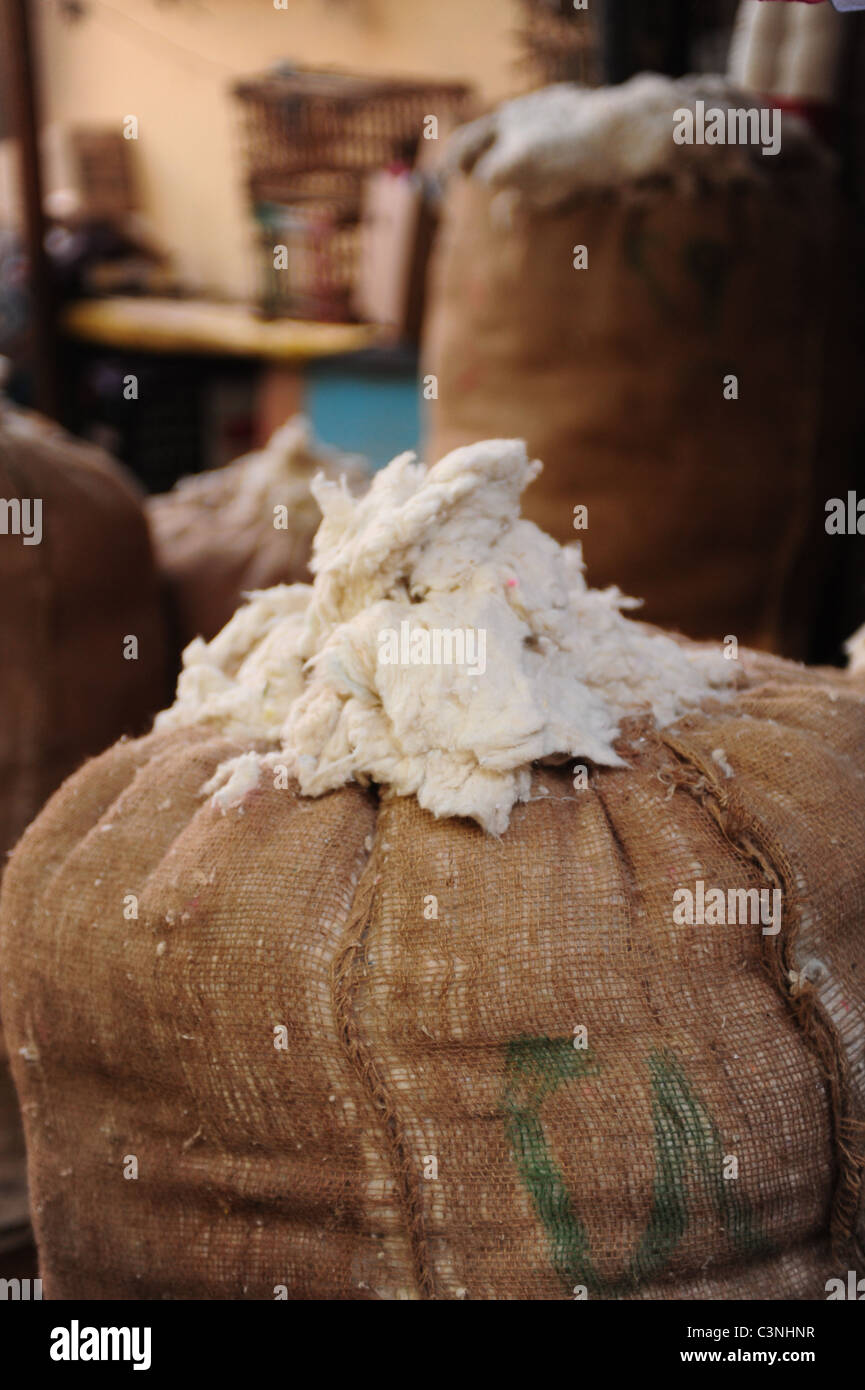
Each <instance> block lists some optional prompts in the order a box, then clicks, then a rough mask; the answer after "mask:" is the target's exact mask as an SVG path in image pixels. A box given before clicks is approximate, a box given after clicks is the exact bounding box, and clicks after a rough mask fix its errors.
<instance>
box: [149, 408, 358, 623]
mask: <svg viewBox="0 0 865 1390" xmlns="http://www.w3.org/2000/svg"><path fill="white" fill-rule="evenodd" d="M318 472H323V473H324V474H325V476H326V477H329V478H336V477H345V478H346V481H347V483H348V484H349V485H350V486H351V487H352V488H353V489H354V490H358V489H360V488H361V487H362V486H363V484H364V483H365V482H366V481H367V478H368V472H367V467H366V464H365V462H364V460H363V459H361V458H360V456H359V455H356V454H344V453H340V452H339V451H338V450H335V449H328V448H326V447H325V446H324V445H322V444H320V443H318V442H317V441H316V440H315V439H313V437H312V435H311V432H310V429H309V425H308V423H307V421H306V420H305V419H304V418H303V417H302V416H299V415H298V416H295V417H294V418H293V419H291V420H289V421H288V422H287V424H285V425H283V426H282V427H281V428H280V429H278V430H277V431H276V432H275V434H274V435H273V436H272V438H271V439H270V441H269V442H268V444H267V446H266V447H265V448H264V449H261V450H258V451H256V452H255V453H252V454H247V455H244V457H242V458H239V459H237V460H236V461H235V462H234V463H231V464H229V465H228V466H227V467H225V468H219V469H214V470H212V471H210V472H207V473H201V474H198V475H195V476H192V477H189V478H184V479H182V480H181V481H180V482H179V483H178V484H177V485H176V486H175V487H174V488H172V490H171V492H167V493H163V494H161V495H160V496H157V497H151V498H149V499H148V502H147V511H148V517H149V520H150V526H151V530H152V533H153V543H154V546H155V549H156V556H157V563H158V565H159V570H160V574H161V576H162V580H163V584H164V586H165V589H166V591H167V593H166V597H167V601H168V613H169V620H170V623H171V626H172V629H173V632H174V636H175V639H176V643H177V645H178V646H179V647H181V648H182V647H185V646H186V644H187V643H188V642H191V641H192V639H193V638H194V637H204V638H208V639H209V638H211V637H213V636H214V634H215V633H217V632H219V630H220V628H222V627H224V625H225V624H226V623H227V622H228V620H229V618H230V617H231V615H232V613H233V612H234V611H235V609H236V608H237V606H238V604H239V603H240V602H241V601H242V599H243V596H244V594H246V593H248V592H250V591H251V590H254V589H267V588H269V587H270V586H271V585H272V584H294V583H298V582H305V581H306V580H308V579H309V568H308V566H309V559H310V555H311V554H312V538H313V536H314V535H315V531H316V527H317V526H318V523H319V520H320V519H321V518H320V513H319V510H318V507H317V506H316V503H315V500H314V499H313V497H312V494H311V493H310V490H309V484H310V480H311V479H312V478H313V477H314V476H315V474H316V473H318Z"/></svg>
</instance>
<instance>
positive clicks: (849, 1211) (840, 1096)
mask: <svg viewBox="0 0 865 1390" xmlns="http://www.w3.org/2000/svg"><path fill="white" fill-rule="evenodd" d="M660 737H661V741H662V742H663V743H664V744H665V745H666V746H667V748H669V749H670V751H671V752H672V753H673V755H674V756H675V758H676V760H677V762H678V763H679V764H680V766H681V776H680V777H678V778H676V779H675V781H676V786H677V788H679V789H681V790H682V791H685V792H687V793H688V795H690V796H692V797H694V799H695V800H696V801H698V802H699V804H700V805H701V806H702V807H703V808H704V810H706V811H707V812H708V813H709V815H711V816H712V819H713V820H714V821H715V823H716V824H717V825H718V828H719V829H720V831H721V833H722V834H723V836H724V838H725V839H726V840H727V841H728V843H729V844H730V845H731V847H732V848H733V850H734V851H735V852H736V853H737V854H738V855H739V856H740V857H742V858H745V859H747V860H749V861H750V862H751V863H753V864H756V865H757V866H758V868H760V869H761V871H762V872H763V873H764V874H765V875H766V877H767V878H768V880H769V882H770V883H771V884H772V886H773V887H778V888H780V889H781V892H782V895H783V896H782V902H783V903H784V904H787V903H789V902H790V901H791V900H792V901H794V902H795V884H794V879H795V875H794V873H793V869H792V866H791V865H790V864H789V863H788V862H787V861H786V856H781V855H779V854H777V853H776V856H775V857H774V858H773V856H772V853H771V850H770V847H769V844H768V839H769V837H768V836H767V834H766V831H765V829H764V827H763V825H762V824H761V822H760V820H759V819H758V818H757V817H756V816H755V815H753V814H752V813H751V812H748V811H745V809H744V808H742V807H734V806H732V805H731V804H730V801H729V798H728V796H727V795H726V792H725V789H724V788H723V787H721V786H720V784H719V783H718V782H717V781H716V779H715V775H714V773H713V770H712V769H711V768H710V767H709V766H708V764H707V763H705V762H704V761H703V760H702V759H701V758H700V757H699V756H698V755H697V754H696V753H694V751H693V750H691V749H689V748H688V747H687V746H686V745H685V744H684V743H683V742H680V741H679V740H678V739H677V738H676V737H675V736H674V735H672V734H668V733H663V734H661V736H660ZM784 918H785V919H786V920H785V923H784V925H786V928H787V930H786V932H785V931H780V932H779V933H778V934H777V935H776V936H764V937H763V960H764V964H765V966H766V969H767V973H768V975H769V977H770V979H771V981H772V984H773V985H774V987H775V989H776V990H777V991H778V992H779V994H780V995H781V997H782V998H783V1000H784V1002H785V1004H786V1006H787V1008H788V1010H789V1012H790V1014H791V1015H792V1018H793V1020H794V1022H795V1023H796V1024H797V1025H798V1028H799V1030H800V1033H801V1034H802V1036H803V1037H804V1039H805V1041H806V1043H807V1044H808V1046H809V1047H810V1049H811V1051H812V1052H813V1053H814V1054H815V1055H816V1058H817V1061H818V1064H819V1066H820V1069H821V1071H822V1072H823V1075H824V1077H825V1080H826V1084H827V1087H828V1091H829V1102H830V1115H831V1125H832V1136H833V1141H834V1148H835V1161H836V1165H837V1169H838V1176H837V1180H836V1182H835V1188H834V1191H833V1194H832V1211H831V1218H830V1235H831V1242H832V1248H833V1251H834V1252H835V1253H836V1254H838V1255H842V1256H843V1255H847V1254H849V1253H850V1252H852V1253H853V1256H854V1257H856V1256H857V1255H858V1253H859V1249H860V1245H861V1243H860V1240H859V1238H858V1236H857V1230H856V1228H857V1223H858V1221H859V1220H860V1213H861V1211H862V1206H863V1200H865V1123H863V1121H862V1120H860V1119H857V1118H856V1115H855V1114H854V1113H853V1111H854V1106H853V1102H852V1099H851V1086H850V1081H849V1075H848V1065H847V1058H846V1054H845V1051H844V1047H843V1044H842V1042H841V1039H840V1037H839V1034H838V1030H837V1029H836V1027H835V1025H834V1023H833V1022H832V1020H831V1018H830V1017H829V1015H828V1013H827V1011H826V1009H825V1008H824V1006H823V1005H822V1004H821V1002H820V999H819V996H818V994H817V992H816V990H815V989H814V988H813V986H812V985H811V984H810V983H809V984H805V985H802V984H800V988H799V991H798V992H797V993H796V994H794V993H793V990H792V988H791V972H792V970H793V966H794V963H795V958H794V947H795V945H796V943H797V937H798V932H797V930H796V925H797V923H796V915H795V914H793V915H792V917H791V914H790V912H789V909H788V908H787V907H786V906H785V909H784Z"/></svg>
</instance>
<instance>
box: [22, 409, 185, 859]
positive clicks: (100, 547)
mask: <svg viewBox="0 0 865 1390" xmlns="http://www.w3.org/2000/svg"><path fill="white" fill-rule="evenodd" d="M0 497H2V498H4V499H6V500H9V499H14V498H26V499H31V500H41V503H42V527H43V535H42V540H41V543H40V544H38V545H25V544H24V543H23V539H22V537H21V536H20V535H14V534H9V535H2V534H0V633H2V645H3V650H2V660H0V854H2V853H4V852H5V851H6V850H7V849H9V848H11V846H12V845H13V844H14V842H15V840H16V838H17V837H18V835H19V834H20V833H21V831H22V830H23V829H24V827H25V825H26V824H27V823H28V821H29V820H31V819H32V817H33V816H34V815H35V814H36V812H37V811H38V810H39V808H40V806H41V805H42V804H43V802H44V801H45V800H46V798H47V797H48V796H49V795H50V793H51V792H53V791H54V789H55V787H57V786H59V785H60V783H61V782H62V781H63V779H64V778H65V777H67V776H68V775H69V773H70V772H72V771H73V769H74V768H76V767H78V765H79V764H80V763H81V762H82V761H83V760H84V759H85V758H87V757H90V756H91V755H92V754H94V753H98V752H100V751H101V750H102V749H103V748H107V747H108V745H109V744H111V743H113V742H114V740H115V739H116V738H118V737H119V736H120V734H123V733H140V732H141V730H142V729H143V728H144V727H145V726H146V724H147V723H148V721H149V719H150V718H151V717H152V715H153V714H154V713H155V711H156V710H158V709H159V708H160V707H161V706H162V705H163V704H164V701H165V696H166V690H167V682H168V672H167V670H166V651H165V637H164V630H163V626H162V620H161V617H160V613H159V603H158V594H157V584H156V575H155V569H154V564H153V556H152V552H151V548H150V540H149V536H148V531H147V523H146V521H145V517H144V512H143V509H142V505H141V500H140V498H139V495H138V492H137V490H136V489H135V487H134V485H133V483H132V482H131V480H129V479H127V476H126V475H125V474H124V472H123V471H122V470H121V469H120V468H119V467H118V466H117V465H116V464H115V463H113V462H112V460H111V459H109V457H108V456H107V455H106V454H103V453H102V452H101V451H100V450H97V449H95V448H92V447H90V446H88V445H84V444H81V443H79V442H77V441H75V440H73V439H72V438H71V437H70V436H68V435H66V434H65V433H64V432H63V431H61V430H60V429H58V428H57V427H55V426H53V425H51V424H50V423H49V422H47V421H40V420H39V419H38V417H26V416H23V415H21V414H20V413H19V412H12V411H11V410H10V409H9V408H8V407H5V406H4V407H3V409H2V411H0ZM127 637H135V638H137V640H138V656H137V659H127V658H126V657H125V656H124V639H125V638H127Z"/></svg>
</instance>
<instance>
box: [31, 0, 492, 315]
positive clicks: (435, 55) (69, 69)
mask: <svg viewBox="0 0 865 1390" xmlns="http://www.w3.org/2000/svg"><path fill="white" fill-rule="evenodd" d="M286 3H287V6H288V8H287V9H284V10H283V9H279V10H277V9H275V8H274V3H273V0H85V4H86V16H85V18H83V19H82V20H79V21H77V22H75V23H69V22H67V21H63V20H62V19H61V18H60V14H59V10H58V7H57V6H56V5H55V4H53V3H50V4H40V5H37V6H35V7H34V8H35V10H36V12H37V13H38V15H39V40H40V51H41V64H42V107H43V111H44V115H45V119H46V121H47V122H48V123H53V122H64V121H70V122H75V123H78V124H88V123H91V122H98V123H102V122H104V123H107V124H109V125H116V126H117V127H118V128H119V127H120V126H121V123H122V120H123V118H124V117H125V116H128V115H135V116H137V117H138V121H139V140H138V143H137V146H136V147H135V156H136V168H137V174H138V182H139V187H140V190H141V194H142V200H143V205H144V209H145V211H146V214H147V216H148V218H149V220H150V222H151V224H152V226H153V228H154V230H155V232H156V233H157V234H158V236H159V238H160V240H161V241H162V243H163V244H164V245H165V246H166V247H167V248H168V249H169V250H170V251H171V252H172V253H173V255H174V256H175V258H176V263H177V265H178V267H179V269H180V271H181V273H182V275H183V276H184V278H185V279H186V280H188V281H189V282H191V283H192V284H194V285H195V286H196V287H198V288H199V289H201V290H203V291H206V292H217V293H221V294H228V295H233V296H243V295H245V294H248V293H250V292H251V289H252V258H251V254H250V249H249V248H250V228H249V221H248V217H247V212H246V208H245V205H244V195H243V189H242V163H241V158H240V141H239V124H238V121H237V116H236V110H235V106H234V102H233V101H232V99H231V98H230V96H229V94H228V93H229V87H230V84H231V83H232V81H233V80H234V79H235V78H236V77H238V76H247V75H250V74H254V73H257V72H259V71H261V70H262V69H263V68H265V67H266V66H267V65H268V64H270V63H272V62H274V61H276V60H278V59H286V58H288V59H295V60H297V61H299V62H302V63H308V64H321V65H329V66H334V67H346V68H353V69H356V70H358V71H373V72H381V73H388V74H390V73H394V74H395V73H399V74H410V75H414V74H417V75H418V76H429V77H454V78H463V79H469V80H471V81H473V82H474V83H475V84H476V86H477V87H478V88H479V89H480V91H481V93H482V94H483V95H484V96H485V97H489V98H495V97H500V96H503V95H506V94H507V93H508V92H509V91H512V90H514V89H515V88H516V86H517V85H518V84H519V81H520V76H519V70H518V68H517V48H516V42H515V35H514V30H515V28H516V22H517V16H518V11H517V5H516V3H515V0H286ZM49 165H50V166H51V167H50V171H49V185H54V186H56V184H57V182H58V180H59V179H62V176H61V175H60V174H58V173H57V171H56V169H55V168H54V161H52V160H49Z"/></svg>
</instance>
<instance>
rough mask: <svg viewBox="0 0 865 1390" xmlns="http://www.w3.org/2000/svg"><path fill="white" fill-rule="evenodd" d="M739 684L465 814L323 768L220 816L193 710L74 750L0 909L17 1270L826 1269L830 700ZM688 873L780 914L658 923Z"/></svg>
mask: <svg viewBox="0 0 865 1390" xmlns="http://www.w3.org/2000/svg"><path fill="white" fill-rule="evenodd" d="M767 675H768V677H769V679H768V683H767V682H766V679H765V678H766V676H767ZM750 685H751V688H750V689H746V690H743V691H742V692H741V693H739V694H738V695H737V696H736V697H735V700H734V703H733V704H728V705H727V706H725V707H717V708H715V709H714V710H712V711H711V712H705V713H694V714H692V715H689V716H687V717H685V718H684V719H682V720H681V721H680V722H679V723H678V724H677V725H675V726H673V727H672V728H671V729H668V730H666V731H665V732H664V733H662V734H661V735H658V734H656V733H653V732H651V731H649V730H648V728H644V727H642V726H640V725H639V724H636V725H635V726H634V727H633V728H632V729H631V730H630V732H627V731H626V735H625V737H623V740H622V742H621V744H620V748H621V751H622V753H623V754H624V755H625V757H626V758H627V762H628V766H627V767H626V768H624V769H605V770H603V771H596V772H595V773H594V775H593V776H592V780H591V785H590V786H589V787H588V788H587V789H586V790H581V791H579V792H575V791H574V790H573V787H572V781H571V772H570V771H569V770H567V769H562V770H555V769H545V770H543V771H539V772H537V773H536V782H535V785H534V789H533V796H532V799H531V800H530V801H529V802H528V804H526V805H523V806H519V807H517V808H515V810H514V813H513V817H512V820H511V824H510V826H509V828H508V830H507V831H506V832H505V834H504V835H503V836H502V838H501V839H500V840H494V839H491V838H490V837H487V836H485V835H484V833H483V832H482V831H481V830H480V829H479V828H478V827H477V826H474V825H470V824H469V823H468V822H466V821H464V820H458V819H449V820H435V819H433V817H432V816H430V815H429V814H428V813H426V812H424V811H422V810H421V809H420V808H419V807H418V805H417V803H416V801H415V800H414V798H396V797H386V796H385V797H383V798H382V799H381V801H380V802H379V801H377V800H376V798H375V796H374V794H373V793H372V792H370V791H364V790H362V789H360V788H358V787H353V788H345V789H343V790H340V791H336V792H333V793H331V794H329V795H327V796H324V797H322V798H321V799H318V800H308V799H305V798H303V797H301V796H299V795H298V794H297V789H296V787H295V788H292V787H288V788H287V789H286V788H281V789H277V788H276V787H275V786H273V785H271V784H270V782H269V781H268V782H267V783H266V784H263V785H262V786H261V787H260V788H259V789H258V790H256V791H254V792H251V793H250V794H249V795H248V796H247V797H246V798H245V800H244V801H243V804H242V806H241V807H240V808H239V809H238V810H235V812H234V813H233V814H229V815H223V814H221V813H220V811H219V810H218V809H217V808H216V807H215V806H214V805H213V803H212V802H211V801H203V800H202V798H201V787H202V784H203V783H204V782H205V781H206V779H208V778H209V777H210V775H211V774H212V773H213V771H214V769H215V768H216V767H217V765H218V764H219V763H221V762H222V761H223V760H224V759H225V758H226V757H227V756H230V755H231V754H232V753H234V752H238V751H240V750H241V748H242V747H243V746H244V745H241V744H239V743H236V742H232V741H231V740H227V739H225V738H223V737H213V736H212V735H209V734H208V733H207V732H206V730H201V729H197V730H189V729H185V730H180V731H173V732H168V733H157V734H154V735H152V736H150V737H148V738H145V739H143V740H141V741H138V742H132V743H122V744H119V745H117V746H116V747H115V748H114V749H112V750H111V751H110V752H108V753H106V754H104V755H102V756H101V757H100V758H98V759H96V760H95V761H93V762H91V763H89V764H88V765H87V766H86V767H85V768H84V769H82V770H81V771H80V772H79V773H78V774H76V776H75V777H74V778H73V779H72V780H71V781H69V782H68V783H67V785H66V786H65V787H64V788H63V789H62V790H61V791H60V792H58V793H57V795H56V796H55V797H54V799H53V800H52V801H51V803H50V805H49V806H48V807H47V809H46V810H45V811H44V812H43V814H42V816H41V817H40V818H39V820H38V821H37V822H36V823H35V825H33V826H32V827H31V828H30V830H29V831H28V832H27V834H26V836H25V837H24V840H23V841H22V843H21V845H20V847H19V849H18V851H17V853H16V855H15V856H14V858H13V860H12V863H11V865H10V868H9V870H8V872H7V875H6V879H5V882H4V885H3V901H2V976H3V991H2V1007H3V1012H4V1016H5V1020H6V1027H7V1030H8V1035H9V1039H10V1045H11V1051H12V1054H13V1066H14V1070H15V1079H16V1082H17V1086H18V1089H19V1092H20V1096H21V1100H22V1103H23V1110H24V1114H25V1121H26V1126H27V1138H28V1146H29V1155H30V1181H31V1186H32V1192H33V1201H34V1221H35V1226H36V1232H37V1236H38V1241H39V1248H40V1259H41V1271H42V1275H43V1278H44V1280H45V1291H46V1295H47V1296H49V1297H52V1298H70V1297H75V1298H97V1299H103V1298H160V1297H173V1298H273V1297H274V1296H275V1291H276V1294H277V1295H278V1294H279V1292H280V1291H287V1294H288V1296H289V1297H291V1298H299V1299H304V1298H375V1297H386V1298H423V1297H438V1298H470V1299H490V1298H503V1299H514V1298H531V1299H556V1298H571V1297H573V1296H574V1294H573V1290H574V1289H575V1288H576V1287H577V1286H582V1287H583V1288H585V1289H586V1290H587V1291H588V1296H589V1297H622V1298H650V1299H658V1298H712V1297H723V1298H752V1297H753V1298H765V1299H773V1298H784V1297H792V1298H805V1299H817V1298H824V1297H825V1296H826V1293H825V1284H826V1281H827V1280H828V1279H829V1278H832V1277H836V1276H837V1277H846V1273H845V1272H846V1270H847V1269H848V1268H855V1267H856V1264H855V1261H856V1259H857V1258H858V1259H860V1260H861V1247H860V1249H859V1253H858V1255H857V1253H856V1232H857V1231H858V1232H859V1235H860V1238H861V1232H862V1225H861V1221H862V1161H863V1154H862V1128H861V1126H862V1119H863V1113H865V1111H863V1100H865V1097H863V1091H862V1075H863V1070H862V1053H863V1039H865V1027H863V1025H865V990H863V982H862V977H863V973H865V972H863V951H862V904H863V899H865V866H863V863H862V857H861V827H862V823H863V817H865V701H863V699H862V693H861V690H860V691H859V692H858V694H857V693H855V692H854V690H853V688H852V686H848V685H847V684H846V683H845V679H844V677H843V676H841V675H840V674H839V675H837V676H832V675H826V676H821V675H819V674H818V673H808V672H805V671H803V670H801V669H800V668H796V667H792V666H788V665H785V664H784V663H781V662H780V661H778V662H774V663H768V664H764V665H763V666H762V667H761V666H760V663H759V662H757V663H756V666H755V667H754V670H753V673H752V675H751V678H750ZM719 750H720V752H719ZM728 768H732V769H733V770H734V772H735V775H734V776H733V777H728V776H727V775H726V770H727V769H728ZM695 879H702V880H704V881H705V883H706V884H707V885H708V884H711V885H715V886H720V887H721V888H722V889H729V888H735V889H738V890H741V889H750V888H756V887H759V886H761V885H765V884H766V883H769V884H770V885H773V886H777V887H778V888H780V889H781V890H782V893H783V904H784V911H783V925H782V929H781V931H780V932H779V933H778V934H777V935H764V934H763V932H762V930H761V928H760V927H759V926H754V925H728V926H725V927H717V926H716V927H713V926H708V925H705V926H699V925H697V926H684V927H683V926H674V925H672V923H671V895H672V891H673V888H674V886H675V885H676V884H681V883H689V882H690V883H692V884H693V882H694V880H695ZM430 895H433V897H432V898H431V897H430ZM432 902H435V905H436V907H435V912H432V911H431V908H430V904H431V903H432ZM580 1029H585V1030H587V1031H586V1034H585V1036H586V1037H587V1039H588V1047H587V1048H585V1049H580V1048H579V1047H578V1046H575V1042H577V1041H578V1039H579V1030H580ZM833 1240H834V1253H833ZM851 1262H852V1263H851Z"/></svg>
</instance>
